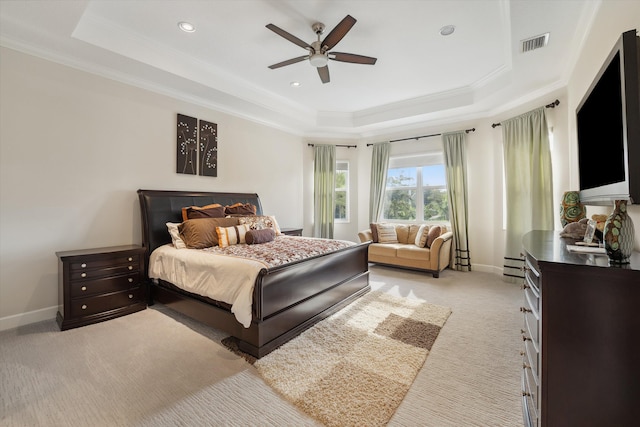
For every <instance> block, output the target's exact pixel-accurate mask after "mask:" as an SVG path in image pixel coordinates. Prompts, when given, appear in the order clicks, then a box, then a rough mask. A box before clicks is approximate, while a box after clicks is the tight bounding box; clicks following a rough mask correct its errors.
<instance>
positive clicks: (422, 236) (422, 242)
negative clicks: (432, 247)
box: [414, 224, 429, 248]
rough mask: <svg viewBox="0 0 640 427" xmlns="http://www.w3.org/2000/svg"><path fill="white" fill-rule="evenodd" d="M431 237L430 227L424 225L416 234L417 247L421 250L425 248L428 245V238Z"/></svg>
mask: <svg viewBox="0 0 640 427" xmlns="http://www.w3.org/2000/svg"><path fill="white" fill-rule="evenodd" d="M428 236H429V226H428V225H427V224H422V225H421V226H420V228H419V229H418V233H417V234H416V240H415V242H414V243H415V245H416V246H417V247H419V248H424V247H425V246H426V245H427V237H428Z"/></svg>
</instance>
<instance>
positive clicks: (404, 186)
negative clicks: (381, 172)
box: [382, 153, 449, 222]
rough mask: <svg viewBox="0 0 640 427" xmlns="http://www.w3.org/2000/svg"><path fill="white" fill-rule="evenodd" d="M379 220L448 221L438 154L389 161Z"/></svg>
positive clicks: (397, 158) (442, 172)
mask: <svg viewBox="0 0 640 427" xmlns="http://www.w3.org/2000/svg"><path fill="white" fill-rule="evenodd" d="M382 217H383V218H384V219H387V220H394V221H398V220H399V221H411V222H423V221H449V202H448V196H447V183H446V175H445V169H444V162H443V158H442V153H430V154H423V155H416V156H407V157H394V158H391V159H389V170H388V172H387V188H386V190H385V198H384V205H383V213H382Z"/></svg>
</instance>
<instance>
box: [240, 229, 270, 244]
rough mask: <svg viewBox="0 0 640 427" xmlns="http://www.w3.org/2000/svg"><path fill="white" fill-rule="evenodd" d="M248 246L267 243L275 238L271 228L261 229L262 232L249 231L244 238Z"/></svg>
mask: <svg viewBox="0 0 640 427" xmlns="http://www.w3.org/2000/svg"><path fill="white" fill-rule="evenodd" d="M244 238H245V240H246V242H247V244H248V245H256V244H258V243H267V242H270V241H272V240H273V239H275V238H276V232H275V231H274V230H273V228H263V229H262V230H249V231H247V234H245V236H244Z"/></svg>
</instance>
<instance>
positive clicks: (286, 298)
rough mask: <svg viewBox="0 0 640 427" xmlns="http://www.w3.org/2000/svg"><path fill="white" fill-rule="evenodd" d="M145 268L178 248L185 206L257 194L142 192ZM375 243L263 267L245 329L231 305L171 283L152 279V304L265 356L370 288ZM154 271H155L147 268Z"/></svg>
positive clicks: (245, 199) (253, 200)
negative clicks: (163, 251)
mask: <svg viewBox="0 0 640 427" xmlns="http://www.w3.org/2000/svg"><path fill="white" fill-rule="evenodd" d="M138 196H139V201H140V212H141V216H142V218H141V219H142V222H141V225H142V240H143V246H144V248H145V258H146V262H145V265H146V266H149V257H150V255H151V253H152V252H153V251H154V250H156V249H157V248H160V247H162V246H165V245H167V244H168V243H171V241H172V240H171V236H170V235H169V232H168V231H167V226H166V223H167V222H173V223H179V222H181V221H182V208H183V207H186V206H205V205H210V204H214V203H218V204H221V205H223V206H230V205H233V204H235V203H242V204H246V203H249V204H252V205H254V206H255V207H256V214H257V215H262V214H263V212H262V205H261V203H260V199H259V197H258V195H257V194H255V193H218V192H215V193H214V192H195V191H161V190H138ZM367 249H368V243H359V244H354V245H352V246H349V247H346V248H343V249H339V250H337V251H334V252H330V253H326V254H323V255H318V256H313V257H310V258H307V259H304V260H300V261H295V262H291V263H287V264H284V265H280V266H277V267H273V268H263V269H261V270H260V272H259V274H258V276H257V279H256V281H255V283H254V286H253V293H252V297H251V300H252V301H251V302H252V304H251V322H250V325H249V327H244V326H243V325H242V324H241V323H239V322H238V320H237V319H236V317H235V316H234V314H233V313H232V312H231V307H230V305H229V304H227V303H223V302H220V301H216V300H213V299H210V298H207V297H203V296H201V295H197V294H193V293H190V292H187V291H185V290H183V289H180V288H179V287H177V286H175V285H174V284H172V283H170V282H168V281H165V280H154V281H151V280H148V276H147V281H148V283H149V293H148V294H149V305H152V304H153V303H155V302H158V303H162V304H164V305H165V306H167V307H169V308H171V309H173V310H175V311H177V312H180V313H182V314H184V315H186V316H189V317H191V318H193V319H196V320H198V321H200V322H202V323H204V324H206V325H208V326H211V327H213V328H216V329H219V330H221V331H224V332H226V333H228V334H229V335H230V336H232V337H234V338H235V339H236V341H237V345H238V348H239V349H240V350H241V351H243V352H245V353H247V354H250V355H251V356H253V357H256V358H261V357H263V356H264V355H266V354H268V353H269V352H271V351H273V350H274V349H276V348H277V347H279V346H280V345H282V344H284V343H285V342H287V341H289V340H291V339H292V338H294V337H296V336H297V335H299V334H300V333H301V332H303V331H304V330H306V329H308V328H310V327H311V326H313V325H314V324H316V323H317V322H319V321H321V320H322V319H324V318H326V317H328V316H330V315H331V314H333V313H335V312H337V311H339V310H340V309H341V308H343V307H344V306H346V305H348V304H349V303H351V302H352V301H354V300H356V299H357V298H359V297H360V296H362V295H364V294H365V293H367V292H368V291H369V290H370V286H369V269H368V268H369V267H368V250H367ZM147 268H148V267H147Z"/></svg>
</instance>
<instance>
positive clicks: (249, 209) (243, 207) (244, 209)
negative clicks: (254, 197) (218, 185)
mask: <svg viewBox="0 0 640 427" xmlns="http://www.w3.org/2000/svg"><path fill="white" fill-rule="evenodd" d="M256 211H257V208H256V207H255V205H252V204H251V203H245V204H242V203H236V204H233V205H231V206H225V207H224V213H225V214H226V215H255V214H256Z"/></svg>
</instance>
